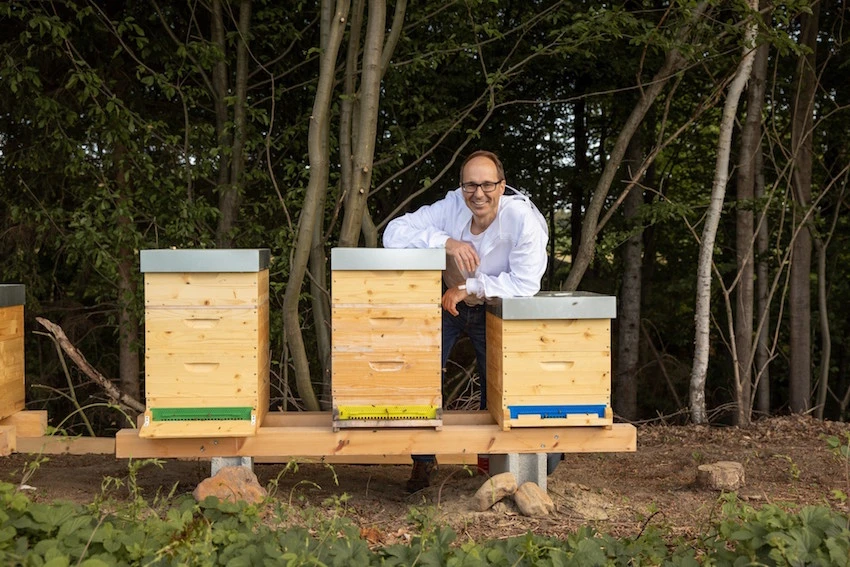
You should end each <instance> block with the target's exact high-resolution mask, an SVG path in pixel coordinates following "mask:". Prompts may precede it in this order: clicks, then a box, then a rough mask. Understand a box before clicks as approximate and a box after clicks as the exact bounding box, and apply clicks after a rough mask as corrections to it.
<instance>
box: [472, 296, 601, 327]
mask: <svg viewBox="0 0 850 567" xmlns="http://www.w3.org/2000/svg"><path fill="white" fill-rule="evenodd" d="M487 310H488V311H490V312H491V313H494V314H495V315H498V316H499V317H501V318H502V319H503V320H507V319H517V320H522V319H615V318H616V317H617V298H616V297H614V296H612V295H600V294H598V293H590V292H584V291H574V292H567V291H541V292H540V293H538V294H537V295H535V296H533V297H502V298H495V299H494V300H492V302H490V303H488V304H487Z"/></svg>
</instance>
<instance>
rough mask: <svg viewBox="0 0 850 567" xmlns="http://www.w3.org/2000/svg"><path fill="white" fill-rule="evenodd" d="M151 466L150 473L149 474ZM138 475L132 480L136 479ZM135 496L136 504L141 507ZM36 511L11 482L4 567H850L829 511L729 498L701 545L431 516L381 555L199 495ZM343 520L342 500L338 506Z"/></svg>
mask: <svg viewBox="0 0 850 567" xmlns="http://www.w3.org/2000/svg"><path fill="white" fill-rule="evenodd" d="M142 464H143V463H140V464H139V466H141V465H142ZM131 476H132V475H131ZM133 493H135V495H136V497H133ZM138 496H139V493H138V489H137V488H134V487H131V502H130V503H122V502H119V501H112V500H110V501H101V502H97V503H94V504H92V505H90V506H79V505H75V504H71V503H63V502H56V503H52V504H47V503H39V502H33V501H32V500H30V499H29V498H28V497H27V496H26V495H25V494H24V493H22V492H18V491H16V489H15V488H14V487H13V486H12V485H10V484H6V483H2V484H0V562H2V563H3V564H4V565H45V566H47V565H50V566H67V565H72V564H74V565H85V566H88V567H99V566H102V565H230V566H240V565H245V566H254V565H306V564H311V565H339V566H345V565H387V566H391V565H422V566H428V565H433V566H437V565H504V566H510V565H540V566H546V565H552V566H566V565H582V566H585V565H671V566H672V565H681V566H695V565H700V564H703V565H743V564H759V565H804V564H806V565H808V564H819V565H825V564H829V565H836V566H841V565H848V564H850V537H848V536H850V530H848V518H847V517H846V516H845V515H842V514H839V513H837V512H835V511H833V510H831V509H828V508H824V507H811V506H810V507H805V508H803V509H801V510H800V511H799V512H789V511H786V510H784V509H783V508H781V507H780V506H777V505H767V506H764V507H763V508H761V509H755V508H751V507H749V506H746V505H741V504H739V503H738V502H737V500H736V498H735V496H734V495H728V496H726V497H725V499H724V502H723V505H722V511H723V513H722V515H721V518H720V519H719V520H718V521H717V522H716V523H715V524H714V525H713V527H712V528H711V530H710V531H709V532H708V533H707V534H705V535H704V536H701V537H699V538H698V539H697V540H694V541H690V540H686V539H683V538H681V537H674V536H672V535H671V534H669V533H665V532H664V531H663V530H662V529H659V528H656V527H653V526H645V527H644V529H643V530H642V531H641V533H639V534H638V535H636V536H634V537H624V538H615V537H612V536H609V535H606V534H600V533H597V532H595V531H594V530H593V529H592V528H590V527H583V528H581V529H579V530H578V531H577V532H575V533H573V534H571V535H569V536H568V537H567V538H566V539H556V538H552V537H543V536H539V535H535V534H533V533H531V532H529V533H527V534H525V535H523V536H519V537H511V538H508V539H503V540H491V541H486V542H464V543H458V542H457V541H456V534H455V533H454V532H453V531H452V530H451V529H449V528H446V527H443V526H439V525H436V524H434V523H433V521H432V520H431V515H430V513H429V511H428V510H418V509H412V510H411V517H410V520H411V522H412V523H413V526H414V529H417V530H419V535H417V536H415V537H413V538H412V539H411V540H410V543H409V544H404V545H403V544H395V545H389V546H385V547H377V548H370V546H369V544H368V542H367V541H366V540H364V539H363V538H362V537H361V534H360V530H359V529H358V527H357V526H356V524H355V523H354V522H353V521H352V520H350V519H348V518H346V517H344V516H341V515H339V514H337V513H334V514H332V515H331V516H330V518H328V516H327V515H324V514H315V515H303V516H301V518H300V519H302V520H306V524H305V525H303V526H302V525H296V526H293V525H292V523H291V514H290V512H289V510H288V506H287V505H285V504H283V503H282V502H280V501H276V502H267V503H265V504H264V505H261V506H256V505H247V504H245V503H244V502H242V503H229V502H219V501H218V500H216V499H215V498H214V497H210V498H208V499H207V500H206V501H204V502H202V503H197V502H195V500H194V499H193V498H192V497H191V496H188V495H185V496H181V497H178V498H176V499H172V498H171V497H168V498H166V499H163V500H160V501H158V503H156V504H155V505H152V506H147V505H141V506H140V504H143V503H144V499H140V498H138ZM327 504H328V505H330V506H331V507H336V509H337V511H339V509H340V508H339V504H340V503H339V502H331V503H327Z"/></svg>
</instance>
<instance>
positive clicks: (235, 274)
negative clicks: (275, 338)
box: [139, 249, 270, 438]
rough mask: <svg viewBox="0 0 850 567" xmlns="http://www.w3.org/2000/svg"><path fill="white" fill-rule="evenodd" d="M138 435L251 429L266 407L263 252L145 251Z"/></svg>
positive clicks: (246, 432)
mask: <svg viewBox="0 0 850 567" xmlns="http://www.w3.org/2000/svg"><path fill="white" fill-rule="evenodd" d="M140 259H141V271H142V273H144V275H145V402H146V411H145V414H144V420H143V423H142V427H141V429H140V431H139V436H141V437H181V438H193V437H208V436H211V435H212V436H224V437H244V436H250V435H254V434H255V433H256V431H257V428H258V427H259V426H260V424H261V423H262V421H263V417H264V416H265V414H266V412H267V411H268V408H269V270H268V266H269V261H270V254H269V251H268V250H266V249H260V250H142V251H141V254H140Z"/></svg>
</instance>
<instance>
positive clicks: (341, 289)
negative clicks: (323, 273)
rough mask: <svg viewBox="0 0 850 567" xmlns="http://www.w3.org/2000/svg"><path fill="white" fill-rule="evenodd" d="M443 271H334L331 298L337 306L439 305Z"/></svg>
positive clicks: (332, 273)
mask: <svg viewBox="0 0 850 567" xmlns="http://www.w3.org/2000/svg"><path fill="white" fill-rule="evenodd" d="M441 281H442V272H440V271H439V270H334V271H332V272H331V295H332V297H333V303H334V305H337V306H342V305H345V304H352V305H371V304H386V303H402V304H404V303H407V304H417V303H418V304H426V305H427V304H430V305H435V304H436V305H439V304H440V299H441V297H442V287H441V283H440V282H441Z"/></svg>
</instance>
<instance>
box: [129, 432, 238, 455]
mask: <svg viewBox="0 0 850 567" xmlns="http://www.w3.org/2000/svg"><path fill="white" fill-rule="evenodd" d="M243 441H244V439H242V438H239V437H209V438H203V439H146V438H142V437H139V430H138V429H122V430H120V431H119V432H118V433H117V434H116V435H115V456H116V457H117V458H119V459H144V458H153V457H157V458H162V459H176V458H185V457H203V458H212V457H238V456H240V455H239V451H240V450H241V447H242V444H243Z"/></svg>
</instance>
